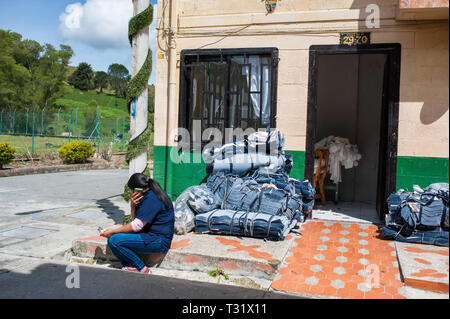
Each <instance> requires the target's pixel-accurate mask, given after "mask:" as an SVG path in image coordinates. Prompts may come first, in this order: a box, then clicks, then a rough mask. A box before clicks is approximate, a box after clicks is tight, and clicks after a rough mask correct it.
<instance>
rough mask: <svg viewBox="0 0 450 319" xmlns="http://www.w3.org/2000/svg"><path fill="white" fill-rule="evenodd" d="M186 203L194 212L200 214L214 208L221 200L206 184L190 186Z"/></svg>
mask: <svg viewBox="0 0 450 319" xmlns="http://www.w3.org/2000/svg"><path fill="white" fill-rule="evenodd" d="M187 203H188V205H189V207H190V208H191V209H192V210H193V212H194V213H195V214H202V213H206V212H209V211H211V210H213V209H216V208H218V207H219V206H220V203H221V201H220V200H219V198H218V197H217V196H216V195H214V193H213V192H212V191H211V190H209V188H208V187H206V185H200V186H197V187H191V188H190V192H189V195H188V200H187Z"/></svg>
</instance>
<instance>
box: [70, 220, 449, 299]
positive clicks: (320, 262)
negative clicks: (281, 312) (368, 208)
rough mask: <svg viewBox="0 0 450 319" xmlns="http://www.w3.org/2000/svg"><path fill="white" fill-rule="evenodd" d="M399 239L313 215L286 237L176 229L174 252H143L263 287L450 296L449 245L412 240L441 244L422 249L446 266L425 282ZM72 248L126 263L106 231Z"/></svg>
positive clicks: (325, 294) (319, 294)
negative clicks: (414, 275)
mask: <svg viewBox="0 0 450 319" xmlns="http://www.w3.org/2000/svg"><path fill="white" fill-rule="evenodd" d="M399 246H400V244H399V243H395V242H392V241H384V240H382V239H380V238H379V237H378V226H376V225H372V224H367V223H365V224H357V223H342V222H328V221H311V220H310V221H307V222H306V223H305V224H302V225H301V227H300V228H297V229H294V231H293V232H291V234H290V235H289V236H288V237H287V238H286V240H285V241H282V242H272V241H264V240H261V239H255V238H245V237H235V236H219V235H210V234H195V233H190V234H188V235H184V236H175V237H174V239H173V243H172V247H171V250H170V251H169V252H168V254H167V255H166V256H161V255H153V256H143V257H144V260H145V261H146V263H147V265H149V266H154V267H158V268H153V271H156V272H161V273H164V272H165V273H167V272H172V273H176V271H184V272H187V273H190V274H195V273H197V274H205V273H206V272H208V271H210V270H213V269H222V270H223V271H224V272H225V273H227V274H229V275H231V276H241V277H243V278H248V279H249V280H250V282H252V283H257V286H259V287H260V288H261V289H269V290H275V291H281V292H288V293H293V294H296V295H298V296H303V297H315V298H351V299H405V298H448V248H444V247H437V248H435V247H429V246H426V245H417V244H414V245H412V244H409V245H408V247H414V248H413V249H412V250H413V251H422V250H426V251H429V250H433V251H437V252H438V253H434V254H433V253H428V255H426V256H422V260H420V262H423V260H424V259H425V258H426V262H427V264H428V265H436V268H438V269H439V270H436V272H439V273H442V275H440V276H437V277H439V278H438V279H439V285H437V284H435V283H434V282H435V281H436V276H435V274H434V273H432V274H430V276H431V278H432V280H433V282H431V284H430V282H428V281H427V280H429V278H422V279H421V280H422V285H417V281H411V280H410V279H409V278H405V277H404V274H405V273H409V272H410V271H409V269H410V268H411V267H413V268H414V267H417V266H416V265H415V264H417V263H418V261H417V258H416V257H414V256H405V255H404V254H398V253H397V250H398V249H397V250H396V247H399ZM424 246H425V247H424ZM409 249H410V250H411V248H409ZM72 254H73V255H72V261H75V262H84V263H97V262H98V263H108V264H112V265H114V264H116V266H119V265H118V263H117V259H116V258H115V256H114V255H113V254H112V253H111V251H110V250H109V248H108V247H107V244H106V240H105V238H103V237H98V236H92V237H87V238H80V239H77V240H74V242H73V248H72ZM399 256H400V257H399ZM436 258H438V259H439V260H437V259H436ZM443 258H447V264H445V261H444V260H442V259H443ZM420 262H419V264H420ZM411 265H414V266H411ZM414 269H415V268H414ZM427 274H429V273H427ZM445 274H446V275H445ZM200 277H201V276H200ZM405 279H406V280H405ZM246 282H247V283H248V282H249V281H246ZM424 282H425V284H424ZM411 283H415V284H411ZM427 283H428V284H427ZM436 287H438V288H436ZM417 288H418V289H417Z"/></svg>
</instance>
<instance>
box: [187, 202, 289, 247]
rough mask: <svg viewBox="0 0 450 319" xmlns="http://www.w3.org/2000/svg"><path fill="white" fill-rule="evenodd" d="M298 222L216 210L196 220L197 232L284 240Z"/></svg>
mask: <svg viewBox="0 0 450 319" xmlns="http://www.w3.org/2000/svg"><path fill="white" fill-rule="evenodd" d="M296 223H297V221H296V220H290V219H288V218H287V217H286V216H277V215H270V214H263V213H257V212H244V211H235V210H221V209H216V210H213V211H211V212H209V213H205V214H200V215H197V216H196V219H195V231H196V232H199V233H201V232H207V231H209V232H212V233H215V234H223V235H235V236H247V237H255V238H264V239H269V240H275V241H276V240H284V239H285V237H286V236H287V234H289V232H290V231H291V229H292V228H293V227H294V226H295V225H296Z"/></svg>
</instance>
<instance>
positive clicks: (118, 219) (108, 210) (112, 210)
mask: <svg viewBox="0 0 450 319" xmlns="http://www.w3.org/2000/svg"><path fill="white" fill-rule="evenodd" d="M113 197H117V196H113ZM95 203H96V204H97V205H98V206H99V207H100V208H101V209H102V212H104V213H105V214H106V215H107V216H108V218H110V219H112V220H113V221H114V223H115V224H122V218H123V217H124V216H125V212H124V211H123V210H122V209H121V208H120V207H119V206H116V205H115V204H114V203H113V202H112V201H111V200H110V198H104V199H100V200H97V201H96V202H95Z"/></svg>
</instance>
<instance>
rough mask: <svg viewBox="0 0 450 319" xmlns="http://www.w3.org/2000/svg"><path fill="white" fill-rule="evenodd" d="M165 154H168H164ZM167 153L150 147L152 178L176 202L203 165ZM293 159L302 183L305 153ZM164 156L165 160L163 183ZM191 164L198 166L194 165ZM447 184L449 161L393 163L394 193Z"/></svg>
mask: <svg viewBox="0 0 450 319" xmlns="http://www.w3.org/2000/svg"><path fill="white" fill-rule="evenodd" d="M166 151H168V152H169V153H168V154H166ZM170 152H176V148H175V147H165V146H155V147H154V154H155V155H154V170H153V177H154V179H155V180H157V181H158V182H159V183H160V184H161V186H162V187H163V188H165V189H166V191H167V193H168V194H169V195H170V197H171V198H172V199H176V198H177V197H178V195H180V194H181V193H182V192H183V191H184V190H185V189H186V188H188V187H189V186H192V185H199V184H201V183H202V181H203V179H204V178H205V177H206V164H205V163H204V162H203V159H202V158H201V156H199V155H200V154H194V153H179V154H180V163H177V164H175V163H173V162H172V161H171V160H170ZM286 153H289V154H292V155H293V161H294V167H293V168H292V170H291V172H290V176H291V177H293V178H296V179H300V180H302V179H303V178H304V171H305V152H304V151H286ZM166 156H167V158H168V159H169V161H168V166H167V175H168V176H169V178H167V179H166V182H165V162H166ZM194 156H195V160H196V161H197V162H199V160H200V162H199V163H194ZM448 181H449V159H448V158H432V157H407V156H401V157H398V159H397V190H398V189H400V188H403V189H407V190H412V187H413V185H419V186H421V187H426V186H428V185H429V184H431V183H436V182H447V183H448Z"/></svg>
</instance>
